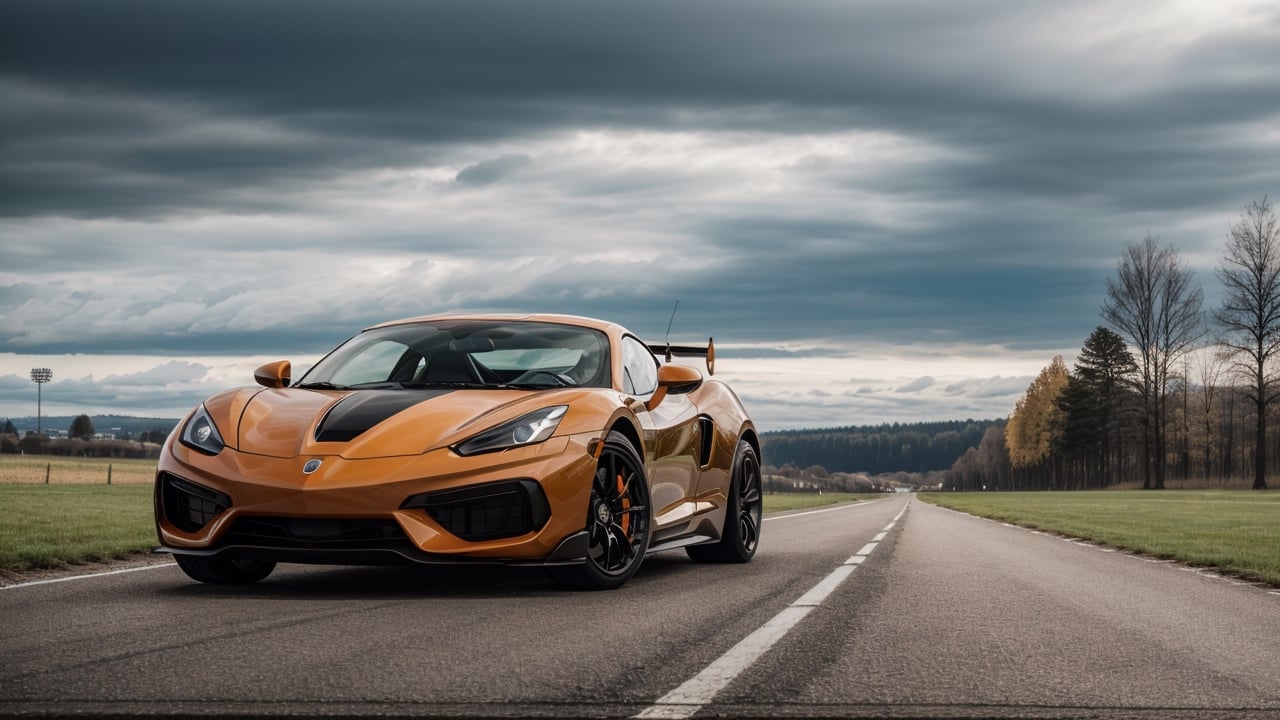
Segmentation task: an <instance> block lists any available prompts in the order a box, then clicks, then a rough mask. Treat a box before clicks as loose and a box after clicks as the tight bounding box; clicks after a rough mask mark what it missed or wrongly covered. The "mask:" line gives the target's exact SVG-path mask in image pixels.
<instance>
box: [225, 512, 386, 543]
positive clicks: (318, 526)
mask: <svg viewBox="0 0 1280 720" xmlns="http://www.w3.org/2000/svg"><path fill="white" fill-rule="evenodd" d="M408 539H409V538H408V536H406V535H405V534H404V531H403V530H401V529H400V525H399V523H397V522H396V521H395V520H390V519H381V518H290V517H253V516H241V517H238V518H236V519H235V522H233V523H232V524H231V527H230V528H228V529H227V532H226V534H225V535H223V536H222V540H221V544H223V545H253V546H256V547H273V548H290V549H329V550H370V549H380V548H386V547H389V546H391V545H394V544H397V543H400V542H402V541H408Z"/></svg>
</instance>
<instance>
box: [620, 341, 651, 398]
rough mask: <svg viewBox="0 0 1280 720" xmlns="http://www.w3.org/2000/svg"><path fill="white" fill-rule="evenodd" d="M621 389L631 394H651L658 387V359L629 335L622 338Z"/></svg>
mask: <svg viewBox="0 0 1280 720" xmlns="http://www.w3.org/2000/svg"><path fill="white" fill-rule="evenodd" d="M622 389H623V391H624V392H626V393H628V394H631V395H652V394H653V392H654V391H655V390H657V389H658V361H657V360H655V359H654V357H653V353H651V352H649V348H647V347H645V345H644V343H642V342H640V341H639V340H636V339H635V338H633V337H630V336H628V337H624V338H623V339H622Z"/></svg>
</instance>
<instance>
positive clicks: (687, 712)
mask: <svg viewBox="0 0 1280 720" xmlns="http://www.w3.org/2000/svg"><path fill="white" fill-rule="evenodd" d="M907 502H908V505H909V504H910V500H908V501H907ZM906 511H907V506H906V505H904V506H902V510H900V511H898V514H897V515H895V516H894V517H893V521H892V522H890V523H889V524H888V525H887V526H886V527H885V528H884V530H883V531H881V532H880V534H879V535H878V536H877V537H879V538H880V539H883V538H884V536H885V534H886V533H888V532H889V530H890V529H892V528H893V526H894V525H895V524H896V523H897V522H898V520H899V519H901V518H902V515H903V513H905V512H906ZM786 517H795V516H794V515H788V516H786ZM878 544H879V543H878V542H869V543H867V544H866V545H863V546H862V549H861V550H859V551H858V552H857V554H855V555H854V556H853V557H851V558H849V559H848V560H846V561H845V563H844V564H843V565H839V566H837V567H836V569H835V570H832V571H831V572H830V573H829V574H828V575H827V576H826V577H825V578H823V579H822V580H820V581H819V582H818V584H817V585H814V586H813V587H812V588H810V589H809V591H808V592H806V593H805V594H803V595H801V596H800V597H799V598H797V599H796V601H795V602H793V603H791V604H790V605H788V606H787V607H785V608H783V609H782V611H781V612H779V613H778V614H777V615H774V616H773V617H772V618H771V619H770V620H769V621H768V622H766V623H765V624H764V625H761V626H760V627H759V628H757V629H756V630H755V631H754V632H752V633H751V634H749V635H747V636H746V637H745V638H743V639H742V640H740V641H739V642H738V644H737V645H734V646H733V647H731V648H729V650H728V651H726V652H725V654H723V655H721V656H720V657H718V658H716V659H715V660H714V661H713V662H712V663H711V664H710V665H708V666H707V667H705V668H703V670H702V672H700V673H698V674H697V675H694V676H693V677H691V678H689V679H688V680H686V681H685V682H684V683H683V684H681V685H680V686H679V687H677V688H676V689H675V690H672V691H671V692H669V693H667V694H666V695H663V696H662V697H660V698H658V699H657V701H655V702H654V704H652V705H650V706H649V707H647V708H645V709H644V710H642V711H641V712H640V713H638V714H637V715H636V716H635V717H637V718H689V717H693V715H694V714H695V713H697V712H698V711H699V710H701V709H702V706H703V705H706V704H707V703H709V702H711V700H712V699H713V698H714V697H715V696H716V694H717V693H719V692H720V691H721V690H723V689H724V688H725V687H727V686H728V685H729V683H731V682H733V679H734V678H736V677H737V676H738V675H740V674H741V673H742V671H743V670H746V669H747V668H748V667H750V666H751V665H752V664H753V663H755V661H756V660H759V659H760V656H762V655H764V654H765V653H766V652H768V651H769V649H770V648H772V647H773V646H774V645H775V644H777V642H778V641H779V640H781V639H782V638H783V637H784V636H785V635H786V634H787V633H788V632H790V631H791V628H793V627H795V626H796V625H797V624H798V623H799V622H800V621H801V620H803V619H804V617H805V616H806V615H808V614H809V613H810V612H811V611H812V610H813V609H814V608H816V607H818V606H819V605H821V604H822V601H824V600H826V599H827V597H828V596H829V595H831V593H832V592H834V591H835V589H836V588H837V587H838V586H839V585H840V583H842V582H844V581H845V579H847V578H848V577H849V576H850V575H852V574H853V571H854V570H856V569H857V567H858V565H860V564H861V563H862V561H863V560H865V559H866V557H867V555H869V554H871V552H872V551H873V550H875V549H876V546H877V545H878Z"/></svg>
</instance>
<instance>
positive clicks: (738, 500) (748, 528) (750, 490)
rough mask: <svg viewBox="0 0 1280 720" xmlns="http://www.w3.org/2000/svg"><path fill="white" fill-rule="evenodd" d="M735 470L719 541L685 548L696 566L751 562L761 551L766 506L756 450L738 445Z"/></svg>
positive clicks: (734, 459)
mask: <svg viewBox="0 0 1280 720" xmlns="http://www.w3.org/2000/svg"><path fill="white" fill-rule="evenodd" d="M732 468H733V473H732V475H731V480H730V489H729V506H728V508H727V509H726V510H725V514H724V530H723V531H721V533H720V541H719V542H716V543H711V544H707V545H693V546H690V547H688V548H685V552H687V553H688V554H689V557H690V558H691V559H692V560H694V561H695V562H704V563H745V562H750V560H751V558H752V557H754V556H755V554H756V549H757V548H758V547H760V527H761V522H760V520H761V517H760V516H761V514H762V512H763V503H764V495H763V494H762V493H761V476H760V459H759V458H758V457H757V456H756V451H755V448H753V447H751V444H750V443H748V442H747V441H746V440H739V441H738V448H737V450H736V451H734V454H733V465H732Z"/></svg>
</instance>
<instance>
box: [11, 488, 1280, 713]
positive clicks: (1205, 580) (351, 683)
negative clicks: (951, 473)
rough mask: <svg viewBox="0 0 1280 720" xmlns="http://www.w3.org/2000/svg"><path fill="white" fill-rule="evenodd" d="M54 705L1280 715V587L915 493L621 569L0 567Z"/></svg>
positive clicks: (29, 675) (15, 676) (49, 707)
mask: <svg viewBox="0 0 1280 720" xmlns="http://www.w3.org/2000/svg"><path fill="white" fill-rule="evenodd" d="M895 520H896V522H895ZM41 714H61V715H69V714H77V715H88V716H120V717H134V716H141V715H166V714H170V715H195V714H208V715H232V716H234V715H240V716H264V715H274V716H279V715H348V716H405V717H408V716H413V717H424V716H425V717H432V716H449V717H454V716H463V717H473V716H490V717H513V716H515V717H523V716H547V717H631V716H637V715H640V716H645V717H688V716H694V717H715V716H731V717H739V716H741V717H779V716H831V717H931V718H933V717H937V718H970V717H991V716H996V717H1018V718H1060V717H1082V718H1139V719H1143V720H1145V719H1148V718H1150V719H1155V718H1177V717H1194V718H1199V717H1204V718H1280V595H1277V594H1275V593H1274V592H1269V591H1268V590H1267V589H1264V588H1257V587H1252V586H1247V585H1240V584H1236V583H1233V582H1230V581H1227V580H1224V579H1220V578H1213V577H1207V576H1205V575H1203V574H1199V573H1195V572H1190V571H1187V570H1185V569H1182V568H1179V567H1178V566H1176V565H1171V564H1167V563H1153V562H1149V561H1146V560H1143V559H1140V558H1134V557H1130V556H1127V555H1124V554H1121V553H1112V552H1106V551H1104V550H1101V549H1099V548H1094V547H1088V546H1083V545H1080V544H1075V543H1071V542H1066V541H1064V540H1062V539H1060V538H1055V537H1050V536H1046V535H1040V534H1035V533H1032V532H1030V531H1028V530H1023V529H1018V528H1012V527H1007V526H1003V525H1001V524H999V523H994V522H990V521H985V520H979V519H976V518H972V517H969V516H967V515H962V514H959V513H955V512H951V511H948V510H942V509H939V508H935V507H933V506H930V505H927V504H925V503H923V502H920V501H919V500H914V499H911V498H909V497H908V496H905V495H896V496H889V497H886V498H885V499H883V500H879V501H876V502H872V503H867V504H862V505H855V506H843V507H840V508H835V509H826V510H821V511H817V512H804V513H797V514H791V515H788V516H774V517H770V518H769V519H768V520H767V521H766V523H765V526H764V536H763V545H762V548H761V551H760V553H759V554H758V555H757V557H756V559H755V560H754V561H753V562H752V563H750V564H749V565H745V566H707V565H695V564H693V563H691V562H689V561H688V560H687V559H686V558H685V556H684V554H683V553H680V552H674V553H662V554H658V555H655V556H651V557H650V558H648V559H647V560H646V561H645V565H644V567H643V568H642V569H641V571H640V573H639V574H638V575H637V576H636V577H635V578H634V579H633V580H632V581H631V582H630V583H629V584H628V585H626V586H625V587H624V588H622V589H621V590H618V591H614V592H607V593H572V592H562V591H560V590H558V589H556V588H555V587H554V586H552V585H551V584H550V583H549V582H548V581H547V580H546V579H545V578H544V577H543V575H542V574H541V573H540V572H538V571H531V570H511V569H492V568H484V569H474V568H473V569H457V568H451V569H445V570H438V569H425V570H424V569H416V568H316V567H301V566H282V568H281V569H279V570H277V572H276V573H275V574H274V575H272V576H271V577H270V578H269V579H268V580H267V581H265V582H263V583H261V584H260V585H256V586H252V587H248V588H219V587H212V586H205V585H199V584H196V583H193V582H190V581H188V580H187V578H186V577H185V576H184V575H182V573H181V572H180V571H179V570H178V569H177V568H176V567H161V568H155V569H147V570H141V571H137V572H129V573H123V574H117V575H110V576H102V577H94V578H87V579H81V580H75V581H71V582H58V583H50V584H41V585H29V586H22V587H11V588H7V589H4V590H0V715H3V716H15V715H41Z"/></svg>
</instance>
